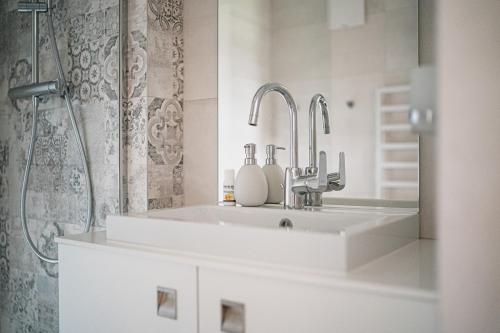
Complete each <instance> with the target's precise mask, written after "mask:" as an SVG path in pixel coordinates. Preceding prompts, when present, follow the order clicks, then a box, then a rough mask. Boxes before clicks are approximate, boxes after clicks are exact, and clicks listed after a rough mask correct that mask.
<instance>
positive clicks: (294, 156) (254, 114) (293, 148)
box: [248, 83, 299, 168]
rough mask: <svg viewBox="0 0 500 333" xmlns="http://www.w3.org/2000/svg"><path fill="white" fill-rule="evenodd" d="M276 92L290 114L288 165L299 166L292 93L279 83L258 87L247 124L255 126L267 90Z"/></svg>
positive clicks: (295, 117) (295, 111)
mask: <svg viewBox="0 0 500 333" xmlns="http://www.w3.org/2000/svg"><path fill="white" fill-rule="evenodd" d="M271 91H274V92H277V93H278V94H280V95H281V96H282V97H283V99H284V100H285V102H286V104H287V106H288V111H289V114H290V166H291V167H292V168H298V167H299V161H298V159H299V158H298V155H299V154H298V130H297V105H296V104H295V101H294V100H293V98H292V95H291V94H290V92H289V91H288V89H286V88H285V87H284V86H283V85H282V84H280V83H266V84H264V85H263V86H262V87H260V88H259V89H258V90H257V92H256V93H255V96H254V97H253V100H252V106H251V108H250V117H249V118H248V124H249V125H252V126H257V122H258V119H259V110H260V103H261V101H262V98H263V97H264V96H265V95H266V94H267V93H268V92H271Z"/></svg>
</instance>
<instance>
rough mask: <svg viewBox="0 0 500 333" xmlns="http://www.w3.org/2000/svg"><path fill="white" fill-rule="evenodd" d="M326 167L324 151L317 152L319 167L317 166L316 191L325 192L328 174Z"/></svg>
mask: <svg viewBox="0 0 500 333" xmlns="http://www.w3.org/2000/svg"><path fill="white" fill-rule="evenodd" d="M327 172H328V171H327V167H326V153H325V152H324V151H320V152H319V166H318V186H317V188H316V189H317V190H323V191H324V190H326V188H327V186H328V173H327Z"/></svg>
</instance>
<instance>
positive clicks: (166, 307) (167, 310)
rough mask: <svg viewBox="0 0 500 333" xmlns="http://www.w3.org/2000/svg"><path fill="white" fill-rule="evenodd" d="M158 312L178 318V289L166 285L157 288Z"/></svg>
mask: <svg viewBox="0 0 500 333" xmlns="http://www.w3.org/2000/svg"><path fill="white" fill-rule="evenodd" d="M156 314H157V315H158V316H159V317H164V318H169V319H173V320H177V290H175V289H170V288H164V287H158V288H157V289H156Z"/></svg>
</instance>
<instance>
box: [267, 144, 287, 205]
mask: <svg viewBox="0 0 500 333" xmlns="http://www.w3.org/2000/svg"><path fill="white" fill-rule="evenodd" d="M277 149H283V150H284V149H285V148H283V147H276V146H275V145H267V146H266V155H267V158H266V165H264V166H263V167H262V170H263V171H264V174H265V175H266V179H267V187H268V193H267V200H266V203H268V204H279V203H281V202H283V197H284V192H283V184H284V181H285V173H284V172H283V169H282V168H281V167H280V166H279V165H278V164H277V163H276V150H277Z"/></svg>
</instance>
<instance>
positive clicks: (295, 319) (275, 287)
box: [199, 268, 437, 333]
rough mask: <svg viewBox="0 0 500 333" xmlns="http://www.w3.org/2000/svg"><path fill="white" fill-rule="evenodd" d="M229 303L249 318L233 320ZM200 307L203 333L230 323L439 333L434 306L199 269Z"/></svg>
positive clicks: (273, 329)
mask: <svg viewBox="0 0 500 333" xmlns="http://www.w3.org/2000/svg"><path fill="white" fill-rule="evenodd" d="M223 301H229V303H230V304H237V305H238V304H241V305H242V306H243V308H244V314H243V315H242V316H240V318H235V317H234V316H233V317H232V318H231V316H228V315H227V313H226V314H225V313H224V311H223V310H221V306H222V305H221V302H223ZM199 304H200V306H199V320H200V331H199V332H200V333H214V332H220V327H221V323H222V322H224V321H225V320H237V321H241V322H244V326H245V330H244V332H245V333H267V332H269V333H305V332H314V333H333V332H341V333H365V332H366V333H368V332H370V333H392V332H394V333H403V332H404V333H423V332H425V333H430V332H436V327H435V325H436V318H435V317H436V310H437V307H436V306H435V303H434V302H428V301H422V300H419V299H414V298H411V297H405V296H401V295H398V296H395V295H387V294H385V295H384V293H380V292H378V291H374V290H371V291H369V290H367V289H365V288H356V287H353V286H345V285H344V286H319V285H317V284H312V283H297V282H289V281H286V280H283V279H276V278H272V277H265V278H262V277H255V276H251V275H245V274H238V273H229V272H227V271H220V270H212V269H203V268H201V269H200V270H199ZM226 312H227V310H226ZM224 317H229V318H224ZM228 326H233V327H234V326H237V325H236V324H233V325H228ZM235 332H237V331H235Z"/></svg>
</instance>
